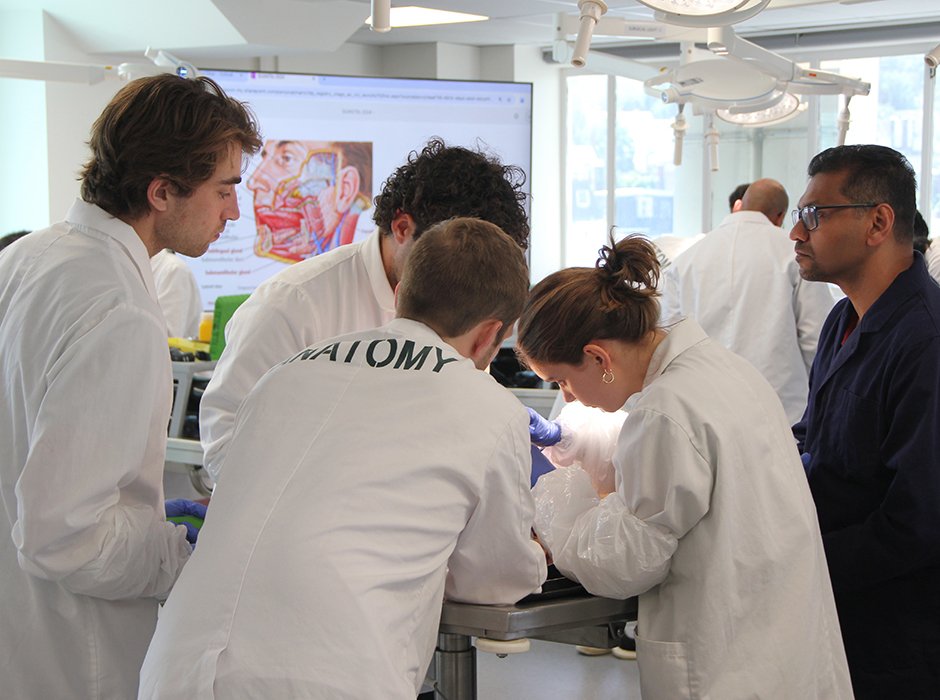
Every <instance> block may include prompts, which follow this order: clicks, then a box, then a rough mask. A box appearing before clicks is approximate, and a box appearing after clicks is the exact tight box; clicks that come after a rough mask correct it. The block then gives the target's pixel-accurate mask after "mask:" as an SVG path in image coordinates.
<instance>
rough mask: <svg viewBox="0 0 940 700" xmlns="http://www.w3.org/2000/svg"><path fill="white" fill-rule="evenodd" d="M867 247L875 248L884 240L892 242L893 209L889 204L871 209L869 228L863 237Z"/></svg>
mask: <svg viewBox="0 0 940 700" xmlns="http://www.w3.org/2000/svg"><path fill="white" fill-rule="evenodd" d="M865 238H866V242H867V243H868V245H869V246H872V247H877V246H880V245H881V244H882V243H884V242H885V241H886V240H894V209H892V208H891V205H889V204H885V203H882V204H879V205H877V206H875V207H872V212H871V226H870V227H869V229H868V233H867V234H866V236H865Z"/></svg>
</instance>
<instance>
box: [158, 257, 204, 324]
mask: <svg viewBox="0 0 940 700" xmlns="http://www.w3.org/2000/svg"><path fill="white" fill-rule="evenodd" d="M168 254H169V255H174V253H168ZM154 285H155V287H156V290H157V301H159V302H160V308H161V309H162V311H163V316H164V317H165V318H166V326H167V333H168V334H169V336H170V337H171V338H195V337H197V336H198V335H199V317H200V316H201V315H202V297H201V295H200V294H199V284H198V283H197V282H196V277H195V276H194V275H193V273H192V271H191V270H190V269H189V268H188V267H187V266H186V263H185V262H183V261H182V260H179V261H177V264H175V265H168V266H165V267H162V268H161V272H160V274H159V275H157V274H155V275H154Z"/></svg>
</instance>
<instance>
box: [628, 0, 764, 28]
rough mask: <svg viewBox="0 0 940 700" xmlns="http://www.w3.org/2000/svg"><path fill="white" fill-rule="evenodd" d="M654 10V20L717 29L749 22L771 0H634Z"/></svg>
mask: <svg viewBox="0 0 940 700" xmlns="http://www.w3.org/2000/svg"><path fill="white" fill-rule="evenodd" d="M637 2H639V3H642V4H643V5H646V6H647V7H650V8H652V9H653V10H655V11H656V14H655V15H654V17H655V19H656V20H658V21H660V22H667V23H669V24H678V25H680V26H686V27H717V26H725V25H729V24H736V23H737V22H743V21H744V20H746V19H750V18H751V17H753V16H754V15H756V14H757V13H758V12H760V11H761V10H763V9H764V8H765V7H767V5H769V4H770V0H637Z"/></svg>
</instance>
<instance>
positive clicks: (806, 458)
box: [800, 452, 813, 473]
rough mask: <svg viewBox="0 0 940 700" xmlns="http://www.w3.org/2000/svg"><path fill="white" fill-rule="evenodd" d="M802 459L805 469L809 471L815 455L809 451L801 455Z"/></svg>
mask: <svg viewBox="0 0 940 700" xmlns="http://www.w3.org/2000/svg"><path fill="white" fill-rule="evenodd" d="M800 461H801V462H802V463H803V471H805V472H807V473H808V472H809V463H810V462H812V461H813V455H811V454H810V453H809V452H804V453H803V454H801V455H800Z"/></svg>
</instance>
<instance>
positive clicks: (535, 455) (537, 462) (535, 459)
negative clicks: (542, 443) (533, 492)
mask: <svg viewBox="0 0 940 700" xmlns="http://www.w3.org/2000/svg"><path fill="white" fill-rule="evenodd" d="M554 468H555V465H554V464H552V463H551V462H549V461H548V457H546V456H545V455H543V454H542V450H540V449H539V448H538V447H536V446H535V445H532V483H531V485H532V486H535V482H536V481H538V480H539V477H540V476H542V474H547V473H548V472H550V471H552V470H553V469H554Z"/></svg>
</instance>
